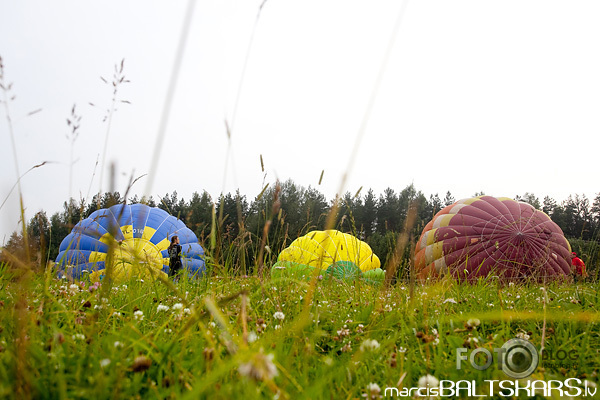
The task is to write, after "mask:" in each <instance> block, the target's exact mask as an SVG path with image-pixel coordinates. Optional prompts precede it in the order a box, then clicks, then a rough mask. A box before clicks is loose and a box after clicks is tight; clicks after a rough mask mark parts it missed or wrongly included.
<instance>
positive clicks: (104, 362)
mask: <svg viewBox="0 0 600 400" xmlns="http://www.w3.org/2000/svg"><path fill="white" fill-rule="evenodd" d="M109 365H110V359H109V358H104V359H102V360H100V367H101V368H105V367H108V366H109Z"/></svg>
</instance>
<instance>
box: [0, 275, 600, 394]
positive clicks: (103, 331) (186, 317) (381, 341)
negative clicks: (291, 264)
mask: <svg viewBox="0 0 600 400" xmlns="http://www.w3.org/2000/svg"><path fill="white" fill-rule="evenodd" d="M0 276H1V278H0V288H1V289H0V319H1V321H0V397H1V398H24V397H33V398H69V399H79V398H85V399H96V398H107V399H108V398H182V399H188V398H189V399H198V398H210V399H213V398H216V399H232V398H248V399H253V398H265V399H297V398H305V399H352V398H378V397H379V396H381V397H382V398H388V397H389V398H401V397H399V396H392V395H391V394H390V393H391V392H387V393H385V388H391V387H396V388H398V389H399V390H402V389H403V388H412V387H417V386H418V385H419V380H421V384H422V383H423V381H424V378H422V377H424V376H426V375H428V374H429V375H431V376H433V377H435V378H436V379H438V380H454V381H459V380H461V379H462V380H474V381H475V384H476V385H477V387H478V388H477V392H478V393H480V394H485V395H487V396H489V394H490V392H492V394H495V397H496V398H514V397H515V396H507V395H506V394H510V392H507V391H504V392H499V389H498V388H491V389H490V388H488V386H487V385H488V384H487V383H486V382H485V381H486V380H494V379H495V380H506V379H511V378H509V377H507V376H506V375H505V374H504V372H502V371H501V370H499V369H498V367H497V365H496V362H495V360H494V362H493V363H492V365H491V366H490V367H489V368H487V369H485V370H477V369H475V368H473V367H472V366H471V365H470V364H469V362H467V361H463V362H462V364H461V370H458V369H457V350H456V349H458V348H465V349H466V350H465V351H466V353H465V354H467V355H469V354H470V352H472V351H473V350H475V349H477V348H486V349H489V350H490V352H491V351H492V350H493V348H500V347H501V346H502V345H503V344H504V343H505V342H506V341H507V340H508V339H511V338H514V337H522V338H529V340H530V341H531V342H532V343H533V344H534V345H535V346H536V348H537V349H540V347H541V345H542V343H543V344H544V349H545V350H544V352H545V355H543V358H544V359H542V360H540V362H539V366H538V368H537V369H536V370H535V372H534V373H533V374H532V375H531V376H529V377H528V378H527V379H528V380H545V381H549V380H556V381H561V382H565V381H566V380H567V379H568V378H577V379H578V382H581V383H582V384H583V385H587V386H588V387H590V388H591V387H594V386H595V382H596V381H597V372H598V364H599V362H598V360H600V357H599V355H598V351H599V349H600V346H599V344H600V343H599V342H600V340H599V332H600V329H599V328H598V320H599V317H600V314H599V313H598V307H599V306H600V301H599V298H598V290H597V289H598V285H597V284H585V283H584V284H570V285H566V284H562V285H559V284H556V285H554V284H550V285H548V286H546V287H541V286H540V285H524V286H521V285H512V284H511V285H504V286H503V285H501V284H500V283H499V282H497V281H494V280H487V281H482V282H479V283H477V284H464V285H463V284H456V283H454V282H452V281H449V280H447V281H441V282H437V283H430V284H426V285H422V284H418V283H415V284H413V285H412V286H411V284H410V283H402V282H399V283H396V284H394V285H390V286H385V285H379V286H376V285H372V284H368V283H365V282H362V281H355V282H341V281H337V280H335V278H331V279H329V278H325V279H319V277H316V276H315V277H313V279H312V281H309V280H291V279H287V278H279V279H271V278H270V277H268V276H265V277H262V278H261V277H259V276H249V277H247V278H240V277H227V276H226V277H223V276H216V275H213V276H208V277H205V278H203V279H200V280H187V279H183V280H182V281H181V282H178V283H176V284H175V285H173V284H172V283H171V282H164V281H156V282H149V281H146V282H140V281H130V282H127V283H119V284H118V285H117V284H115V285H109V284H108V282H107V281H103V284H102V285H100V286H98V287H95V286H93V287H92V288H90V283H89V282H85V281H83V282H68V281H66V280H58V279H56V278H55V277H54V275H53V274H52V273H50V271H48V273H46V274H45V275H34V274H33V273H30V274H21V275H20V276H16V275H14V274H11V273H9V271H7V270H3V271H2V273H1V274H0ZM493 354H494V356H495V355H496V354H495V353H493ZM479 356H481V354H479ZM475 360H476V361H477V362H478V363H479V364H483V363H484V362H485V359H484V360H483V361H481V360H480V359H478V358H476V359H475ZM513 381H514V380H513ZM521 382H525V381H523V380H522V381H521ZM571 382H575V381H571ZM523 385H526V382H525V383H523ZM414 393H416V392H413V398H419V397H418V396H416V395H415V394H414ZM502 393H504V395H505V396H502ZM540 393H541V394H543V393H542V392H540ZM573 393H575V392H574V390H571V391H570V392H569V391H566V392H565V394H573ZM527 394H528V392H526V391H522V392H520V394H519V398H529V397H530V396H527ZM551 394H553V395H554V397H555V398H566V397H559V394H560V393H559V392H558V391H555V392H554V393H551ZM459 395H460V396H459V397H463V398H467V397H468V396H467V395H468V392H466V391H465V392H461V393H459ZM447 398H456V396H453V397H447ZM488 398H489V397H488ZM538 398H543V397H541V395H540V394H538Z"/></svg>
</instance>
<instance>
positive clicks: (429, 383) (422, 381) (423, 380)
mask: <svg viewBox="0 0 600 400" xmlns="http://www.w3.org/2000/svg"><path fill="white" fill-rule="evenodd" d="M439 384H440V381H439V380H438V379H437V378H436V377H435V376H433V375H429V374H427V375H425V376H422V377H420V378H419V383H418V385H419V387H422V388H430V387H437V386H438V385H439Z"/></svg>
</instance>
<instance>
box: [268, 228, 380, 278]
mask: <svg viewBox="0 0 600 400" xmlns="http://www.w3.org/2000/svg"><path fill="white" fill-rule="evenodd" d="M315 269H319V270H322V271H323V275H329V274H331V275H333V276H334V277H335V278H337V279H356V278H359V277H363V278H365V279H366V280H369V281H379V280H382V279H383V278H384V276H385V273H384V271H383V270H382V269H381V263H380V261H379V257H377V255H375V253H373V250H371V247H370V246H369V245H368V244H367V243H365V242H363V241H362V240H359V239H357V238H356V237H354V236H352V235H350V234H347V233H342V232H340V231H336V230H333V229H332V230H326V231H312V232H309V233H307V234H306V235H304V236H302V237H299V238H298V239H296V240H294V241H293V242H292V243H291V244H290V245H289V247H287V248H285V249H284V250H283V251H282V252H281V253H280V254H279V257H278V258H277V263H275V265H273V268H272V269H271V275H272V276H282V275H285V274H287V275H290V274H291V275H301V276H302V275H305V276H306V275H310V274H311V273H312V272H313V271H314V270H315Z"/></svg>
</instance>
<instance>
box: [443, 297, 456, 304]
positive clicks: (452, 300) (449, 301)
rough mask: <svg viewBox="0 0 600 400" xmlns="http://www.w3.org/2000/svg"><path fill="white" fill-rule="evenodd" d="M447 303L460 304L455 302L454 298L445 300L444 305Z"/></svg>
mask: <svg viewBox="0 0 600 400" xmlns="http://www.w3.org/2000/svg"><path fill="white" fill-rule="evenodd" d="M446 303H452V304H458V302H457V301H456V300H454V299H453V298H449V299H446V300H444V304H446Z"/></svg>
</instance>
